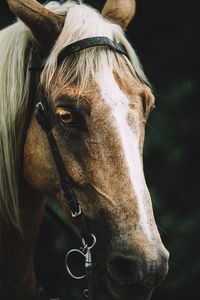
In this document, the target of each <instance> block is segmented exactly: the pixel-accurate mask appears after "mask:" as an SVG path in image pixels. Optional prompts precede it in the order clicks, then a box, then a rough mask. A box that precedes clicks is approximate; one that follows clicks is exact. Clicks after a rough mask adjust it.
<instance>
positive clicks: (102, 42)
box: [57, 36, 128, 65]
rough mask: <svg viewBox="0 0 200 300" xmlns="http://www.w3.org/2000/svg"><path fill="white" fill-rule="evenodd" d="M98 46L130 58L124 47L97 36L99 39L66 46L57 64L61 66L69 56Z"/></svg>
mask: <svg viewBox="0 0 200 300" xmlns="http://www.w3.org/2000/svg"><path fill="white" fill-rule="evenodd" d="M96 46H108V47H110V48H111V49H112V50H113V51H116V52H118V53H121V54H124V55H125V56H127V57H128V53H127V51H126V49H125V47H124V46H123V45H121V44H119V43H117V42H114V41H112V40H111V39H109V38H107V37H104V36H97V37H91V38H87V39H83V40H79V41H77V42H75V43H72V44H70V45H68V46H66V47H65V48H64V49H63V50H61V52H60V53H59V55H58V60H57V63H58V65H60V64H61V63H62V61H63V60H64V59H65V58H66V57H67V56H70V55H71V54H74V53H76V52H79V51H81V50H84V49H87V48H91V47H96Z"/></svg>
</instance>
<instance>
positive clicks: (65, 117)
mask: <svg viewBox="0 0 200 300" xmlns="http://www.w3.org/2000/svg"><path fill="white" fill-rule="evenodd" d="M56 115H57V116H58V118H59V120H60V121H61V122H62V123H63V124H71V123H72V122H73V114H72V112H71V111H70V110H66V109H63V108H58V109H57V110H56Z"/></svg>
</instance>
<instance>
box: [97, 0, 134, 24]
mask: <svg viewBox="0 0 200 300" xmlns="http://www.w3.org/2000/svg"><path fill="white" fill-rule="evenodd" d="M135 6H136V5H135V0H107V1H106V3H105V5H104V7H103V10H102V15H103V16H104V17H106V18H108V19H109V20H110V21H111V22H113V23H116V24H119V25H120V26H121V27H122V28H123V29H124V30H126V28H127V26H128V24H129V23H130V21H131V20H132V18H133V16H134V14H135Z"/></svg>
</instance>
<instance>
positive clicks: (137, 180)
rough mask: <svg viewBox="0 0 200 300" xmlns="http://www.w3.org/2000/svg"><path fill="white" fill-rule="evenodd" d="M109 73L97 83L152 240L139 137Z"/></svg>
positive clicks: (143, 221)
mask: <svg viewBox="0 0 200 300" xmlns="http://www.w3.org/2000/svg"><path fill="white" fill-rule="evenodd" d="M108 75H109V76H107V78H103V79H102V78H99V77H97V83H98V85H99V87H100V91H101V96H102V98H103V99H104V100H105V103H106V104H107V105H109V106H110V108H111V110H112V115H113V117H114V118H115V123H116V127H117V130H118V132H119V135H120V137H121V141H122V146H123V150H124V156H125V159H126V162H127V166H128V169H129V174H130V180H131V183H132V185H133V189H134V192H135V195H136V198H137V199H138V208H139V218H140V221H139V224H140V226H141V227H142V229H143V232H144V233H145V234H146V235H147V236H148V238H149V241H151V242H152V234H151V230H150V224H149V221H148V220H149V218H148V208H147V203H146V200H145V194H144V193H145V187H146V183H145V179H144V173H143V168H142V164H141V160H140V154H139V138H138V136H137V134H136V133H134V132H133V130H132V129H131V128H130V126H129V125H128V113H129V110H130V108H129V99H128V98H127V97H126V96H125V94H124V93H123V92H122V91H121V90H120V88H119V86H118V84H117V83H116V81H115V79H114V77H113V74H112V73H111V74H108ZM102 80H103V81H102Z"/></svg>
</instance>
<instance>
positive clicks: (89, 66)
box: [0, 0, 169, 300]
mask: <svg viewBox="0 0 200 300" xmlns="http://www.w3.org/2000/svg"><path fill="white" fill-rule="evenodd" d="M7 3H8V5H9V7H10V9H11V11H12V12H13V13H14V14H15V15H16V17H17V18H18V20H17V21H16V22H15V23H14V24H12V25H10V26H8V27H6V28H5V29H3V30H2V31H1V32H0V115H1V117H0V129H1V134H0V169H1V177H0V200H1V203H0V224H1V225H0V295H1V299H4V300H11V299H12V300H13V299H15V300H33V299H41V297H40V293H39V292H38V283H37V279H36V276H35V272H34V259H33V253H34V246H35V243H36V240H37V235H38V232H39V228H40V224H41V220H42V217H43V213H44V209H45V202H46V197H47V196H49V197H51V198H52V199H54V200H55V201H56V203H57V204H58V205H59V206H60V208H61V210H62V211H63V212H64V214H65V215H66V217H67V218H68V219H69V220H70V222H71V223H72V224H73V226H74V227H75V229H76V230H77V231H82V232H83V234H82V232H81V233H80V238H81V237H82V242H83V248H84V249H85V250H86V252H87V253H84V252H81V253H83V255H84V256H87V259H88V261H87V263H89V264H90V263H92V261H94V262H95V264H94V266H93V268H92V281H91V282H90V285H93V284H97V285H99V286H100V287H101V288H102V289H103V290H105V291H106V293H107V295H108V296H109V297H110V298H111V299H119V300H147V299H149V298H150V297H151V294H152V292H153V290H154V289H155V288H156V287H157V286H158V285H159V284H160V283H161V282H162V281H163V280H164V278H165V276H166V274H167V272H168V259H169V253H168V251H167V250H166V248H165V247H164V245H163V243H162V241H161V238H160V234H159V232H158V229H157V226H156V223H155V219H154V215H153V209H152V204H151V198H150V194H149V191H148V188H147V185H146V182H145V178H144V172H143V158H142V152H143V143H144V134H145V123H146V121H147V118H148V115H149V113H150V111H151V108H152V107H153V106H154V96H153V93H152V91H151V87H150V84H149V82H148V80H147V78H146V76H145V74H144V72H143V70H142V67H141V65H140V63H139V60H138V58H137V55H136V54H135V51H134V49H133V47H132V46H131V45H130V43H129V42H128V40H127V38H126V37H125V34H124V31H125V30H126V28H127V26H128V24H129V23H130V21H131V20H132V18H133V17H134V14H135V1H134V0H126V1H125V0H123V1H122V0H115V1H114V0H107V1H106V3H105V5H104V7H103V10H102V12H101V13H99V12H98V11H96V10H95V9H94V8H92V7H90V6H88V5H86V4H84V3H82V1H78V2H73V1H67V2H62V4H59V3H57V2H49V3H48V4H47V5H46V6H43V5H41V4H40V3H38V2H37V1H36V0H30V1H26V0H7ZM94 41H95V42H94ZM81 45H82V46H81ZM69 50H70V51H71V52H70V51H69ZM66 51H68V54H66ZM34 53H35V54H34ZM38 57H39V58H38ZM34 59H35V60H34ZM37 59H38V60H37ZM32 60H34V61H35V65H34V63H33V66H30V61H32ZM38 61H39V63H38ZM41 62H42V63H41ZM37 63H38V64H39V66H38V65H37ZM33 69H34V70H33ZM34 72H35V74H36V75H34V76H35V77H34V78H35V79H34V82H35V84H34V85H32V77H31V76H32V75H31V74H32V73H34ZM36 78H37V80H36ZM30 98H31V99H32V100H31V101H32V103H30V102H31V101H29V100H30ZM41 99H42V100H41ZM27 116H28V117H27ZM52 145H53V146H52ZM52 149H53V150H52ZM55 149H56V150H55ZM59 164H60V165H59ZM58 165H59V166H60V167H58ZM60 170H63V172H62V171H60ZM63 177H64V178H63ZM66 182H67V183H66ZM70 197H71V198H70ZM70 201H71V202H70ZM73 205H75V207H76V208H75V209H74V211H73ZM71 210H72V212H71ZM80 216H81V221H80V222H77V221H76V218H77V219H78V218H79V217H80ZM80 224H81V225H80ZM86 232H87V234H88V235H89V236H90V238H91V239H90V240H91V241H90V242H89V241H87V237H86ZM86 241H87V242H86ZM83 251H84V250H83Z"/></svg>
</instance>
